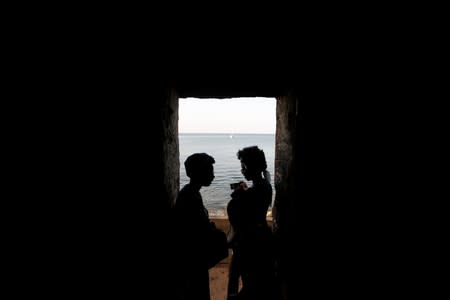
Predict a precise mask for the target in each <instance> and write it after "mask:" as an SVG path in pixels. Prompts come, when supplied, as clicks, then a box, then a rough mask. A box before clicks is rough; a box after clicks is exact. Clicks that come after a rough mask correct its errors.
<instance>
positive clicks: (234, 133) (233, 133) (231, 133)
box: [178, 132, 275, 135]
mask: <svg viewBox="0 0 450 300" xmlns="http://www.w3.org/2000/svg"><path fill="white" fill-rule="evenodd" d="M178 134H229V135H236V134H275V132H178Z"/></svg>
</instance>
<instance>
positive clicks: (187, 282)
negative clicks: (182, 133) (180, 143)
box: [174, 153, 215, 300]
mask: <svg viewBox="0 0 450 300" xmlns="http://www.w3.org/2000/svg"><path fill="white" fill-rule="evenodd" d="M214 163H215V160H214V158H213V157H212V156H210V155H208V154H206V153H195V154H192V155H191V156H189V157H188V158H187V159H186V161H185V162H184V165H185V168H186V175H187V176H188V177H189V178H190V181H189V183H188V184H186V185H185V186H184V187H183V188H182V189H181V190H180V192H179V194H178V197H177V200H176V203H175V206H174V216H175V222H176V228H177V239H178V244H177V246H176V248H177V249H175V252H176V253H177V254H176V255H177V259H178V260H179V262H180V265H179V268H180V269H179V274H174V276H180V277H181V280H180V281H181V287H178V289H180V291H181V292H180V299H183V300H210V290H209V273H208V269H209V268H210V267H211V266H210V265H208V262H207V261H206V260H205V253H204V249H205V247H206V246H205V243H206V242H207V238H206V235H207V232H208V230H209V229H210V227H211V226H213V223H211V222H210V220H209V216H208V211H207V210H206V208H205V206H204V204H203V199H202V196H201V194H200V189H201V188H202V187H203V186H209V185H210V184H211V182H212V181H213V179H214V168H213V164H214Z"/></svg>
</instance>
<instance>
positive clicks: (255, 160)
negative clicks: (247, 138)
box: [237, 146, 267, 172]
mask: <svg viewBox="0 0 450 300" xmlns="http://www.w3.org/2000/svg"><path fill="white" fill-rule="evenodd" d="M237 158H238V159H239V160H240V161H241V162H243V163H244V164H245V165H246V166H247V168H251V169H253V170H256V171H260V172H264V171H265V170H266V169H267V163H266V156H265V155H264V151H263V150H261V149H259V148H258V146H250V147H245V148H243V149H241V150H239V151H238V152H237Z"/></svg>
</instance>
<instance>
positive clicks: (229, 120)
mask: <svg viewBox="0 0 450 300" xmlns="http://www.w3.org/2000/svg"><path fill="white" fill-rule="evenodd" d="M178 114H179V115H178V117H179V119H178V131H179V133H272V134H275V125H276V99H275V98H260V97H258V98H228V99H199V98H180V99H179V108H178Z"/></svg>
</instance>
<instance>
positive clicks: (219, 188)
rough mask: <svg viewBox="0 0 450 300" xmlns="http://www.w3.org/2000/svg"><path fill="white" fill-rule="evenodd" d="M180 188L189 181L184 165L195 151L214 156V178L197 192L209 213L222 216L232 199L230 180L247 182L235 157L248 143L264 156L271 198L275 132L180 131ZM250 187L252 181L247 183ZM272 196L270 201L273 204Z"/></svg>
mask: <svg viewBox="0 0 450 300" xmlns="http://www.w3.org/2000/svg"><path fill="white" fill-rule="evenodd" d="M179 142H180V188H181V187H183V186H184V185H185V184H186V183H188V182H189V178H188V177H187V176H186V170H185V168H184V161H185V160H186V158H187V157H188V156H189V155H191V154H193V153H197V152H205V153H208V154H209V155H211V156H213V157H214V159H215V161H216V163H215V164H214V175H215V178H214V181H213V182H212V183H211V185H210V186H209V187H202V189H201V190H200V193H201V194H202V196H203V202H204V203H205V206H206V208H207V209H208V211H209V214H210V216H225V215H226V205H227V203H228V201H229V200H230V199H231V197H230V194H231V192H232V190H231V189H230V183H232V182H238V181H240V180H242V181H246V180H245V178H244V176H243V175H242V174H241V163H240V161H239V159H238V158H237V156H236V153H237V152H238V150H240V149H242V148H244V147H248V146H255V145H256V146H258V147H259V148H260V149H262V150H263V151H264V153H265V155H266V161H267V170H268V171H269V172H270V175H271V181H272V188H273V199H274V198H275V186H274V181H273V179H274V161H275V135H274V134H233V135H230V134H209V133H205V134H199V133H180V134H179ZM247 184H248V185H249V186H250V185H251V182H247ZM273 199H272V203H273Z"/></svg>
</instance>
